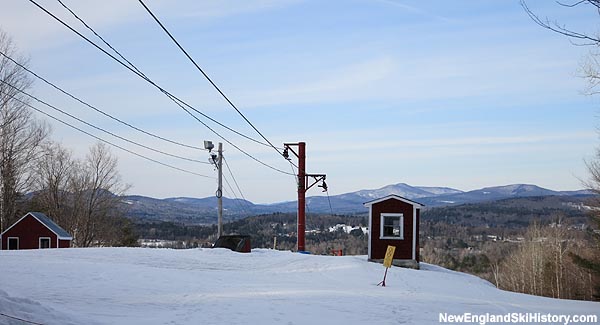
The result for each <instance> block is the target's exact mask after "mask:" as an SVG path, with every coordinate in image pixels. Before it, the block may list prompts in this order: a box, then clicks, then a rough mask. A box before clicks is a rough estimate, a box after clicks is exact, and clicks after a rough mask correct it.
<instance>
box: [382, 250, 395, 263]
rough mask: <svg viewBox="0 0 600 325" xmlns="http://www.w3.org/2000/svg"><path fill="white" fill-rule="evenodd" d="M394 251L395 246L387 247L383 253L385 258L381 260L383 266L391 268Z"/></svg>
mask: <svg viewBox="0 0 600 325" xmlns="http://www.w3.org/2000/svg"><path fill="white" fill-rule="evenodd" d="M395 251H396V246H391V245H388V247H387V251H385V258H384V259H383V266H385V267H391V266H392V260H393V259H394V252H395Z"/></svg>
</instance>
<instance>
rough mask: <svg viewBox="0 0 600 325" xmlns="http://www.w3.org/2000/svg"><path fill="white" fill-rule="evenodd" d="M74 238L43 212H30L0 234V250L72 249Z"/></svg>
mask: <svg viewBox="0 0 600 325" xmlns="http://www.w3.org/2000/svg"><path fill="white" fill-rule="evenodd" d="M72 240H73V237H71V235H69V233H68V232H66V231H65V230H64V229H62V228H61V227H60V226H59V225H57V224H56V223H55V222H54V221H52V219H50V218H48V217H47V216H46V215H45V214H43V213H41V212H29V213H27V214H26V215H25V216H23V217H22V218H21V219H19V220H18V221H17V222H15V223H14V224H13V225H12V226H10V227H9V228H8V229H6V230H5V231H4V232H3V233H2V234H0V249H3V250H13V249H38V248H67V247H71V241H72Z"/></svg>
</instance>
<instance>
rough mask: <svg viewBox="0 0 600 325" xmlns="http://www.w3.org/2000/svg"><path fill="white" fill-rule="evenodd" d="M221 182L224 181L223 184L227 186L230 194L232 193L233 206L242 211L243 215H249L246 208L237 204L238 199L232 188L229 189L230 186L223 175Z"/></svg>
mask: <svg viewBox="0 0 600 325" xmlns="http://www.w3.org/2000/svg"><path fill="white" fill-rule="evenodd" d="M223 180H224V181H225V184H227V186H229V189H230V190H231V192H232V193H233V195H232V196H233V199H231V200H232V201H233V202H234V204H235V205H237V207H238V208H239V209H240V210H242V211H243V212H244V213H245V214H248V215H249V214H250V213H248V210H246V208H244V206H243V205H242V204H241V203H240V202H239V200H240V198H238V196H237V194H236V193H235V191H234V190H233V187H231V184H229V181H227V177H225V175H223Z"/></svg>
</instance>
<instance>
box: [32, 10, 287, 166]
mask: <svg viewBox="0 0 600 325" xmlns="http://www.w3.org/2000/svg"><path fill="white" fill-rule="evenodd" d="M29 2H31V3H32V4H34V5H35V6H36V7H38V8H39V9H40V10H42V11H43V12H45V13H46V14H47V15H49V16H50V17H52V18H54V19H55V20H56V21H58V22H59V23H61V24H62V25H63V26H65V27H66V28H68V29H69V30H71V31H72V32H73V33H75V34H77V35H78V36H79V37H81V38H83V39H84V40H85V41H87V42H88V43H89V44H90V45H92V46H94V47H95V48H97V49H98V50H100V51H101V52H103V53H104V54H106V55H107V56H109V57H110V58H111V59H113V60H115V61H116V62H118V63H119V64H121V65H122V66H124V67H125V68H127V69H128V70H130V71H131V72H133V73H134V74H136V75H137V76H139V77H140V78H142V79H144V80H145V81H146V82H148V83H150V84H151V85H153V86H154V87H155V88H157V89H158V90H160V91H161V92H162V93H163V94H165V95H166V96H167V97H169V98H170V99H171V100H172V101H173V102H174V103H175V104H177V105H178V106H179V107H180V108H182V109H183V110H184V111H185V112H186V113H188V114H189V115H190V116H192V117H193V118H194V119H195V120H196V121H198V122H199V123H201V124H202V125H204V127H206V128H207V129H209V130H210V131H211V132H213V133H214V134H215V135H217V136H218V137H219V138H221V139H223V141H225V142H227V143H228V144H230V145H231V146H232V147H234V148H236V149H237V150H238V151H240V152H241V153H243V154H244V155H246V156H247V157H249V158H250V159H252V160H254V161H256V162H258V163H260V164H261V165H263V166H265V167H268V168H270V169H273V170H275V171H278V172H280V173H282V174H286V175H292V174H290V173H289V172H286V171H283V170H281V169H279V168H277V167H274V166H271V165H269V164H267V163H265V162H263V161H261V160H259V159H258V158H256V157H254V156H252V155H251V154H249V153H248V152H246V151H244V150H242V149H241V148H240V147H238V146H236V145H235V144H233V143H232V142H231V141H229V140H227V139H226V138H225V137H223V136H222V135H220V134H219V133H218V132H217V131H215V130H214V129H213V128H211V127H210V126H208V125H207V124H206V123H204V122H203V121H202V120H200V119H199V118H198V117H197V116H195V115H194V114H192V113H191V112H190V111H189V110H188V109H186V108H185V107H184V105H185V106H186V107H189V108H190V109H192V110H194V111H195V112H197V113H199V114H201V115H202V116H204V117H205V118H207V119H209V120H211V121H213V122H214V123H216V124H218V125H220V126H222V127H224V128H226V129H228V130H230V131H232V132H234V133H236V134H238V135H241V136H244V137H246V138H247V139H251V140H253V141H255V142H256V141H257V140H255V139H252V138H250V137H248V136H245V135H243V134H242V133H239V132H238V131H235V130H233V129H231V128H229V127H227V126H226V125H224V124H222V123H220V122H218V121H217V120H215V119H213V118H211V117H210V116H208V115H206V114H204V113H202V112H200V111H199V110H197V109H196V108H194V107H192V106H191V105H189V104H187V103H186V102H184V101H183V100H181V99H179V98H177V97H176V96H175V95H173V94H171V93H170V92H168V91H166V90H165V89H164V88H162V87H160V86H159V85H158V84H156V83H155V82H154V81H152V80H151V79H149V78H147V77H145V76H144V75H142V74H140V73H139V72H137V71H135V70H134V69H133V68H131V67H130V66H128V65H127V64H125V63H123V61H121V60H119V59H118V58H116V57H115V56H114V55H112V54H110V53H108V52H107V51H106V50H105V49H103V48H101V47H100V46H98V45H97V44H96V43H94V42H93V41H91V40H90V39H89V38H87V37H86V36H84V35H83V34H81V33H80V32H78V31H77V30H75V29H74V28H73V27H71V26H70V25H69V24H67V23H65V22H64V21H63V20H61V19H60V18H58V17H57V16H56V15H54V14H53V13H51V12H50V11H48V10H47V9H46V8H44V7H43V6H41V5H40V4H38V3H37V2H35V1H34V0H29ZM259 143H260V142H259Z"/></svg>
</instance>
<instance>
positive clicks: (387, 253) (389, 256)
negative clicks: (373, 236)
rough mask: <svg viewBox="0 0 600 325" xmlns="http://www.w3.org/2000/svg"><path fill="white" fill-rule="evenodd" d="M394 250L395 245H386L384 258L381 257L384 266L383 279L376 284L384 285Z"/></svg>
mask: <svg viewBox="0 0 600 325" xmlns="http://www.w3.org/2000/svg"><path fill="white" fill-rule="evenodd" d="M394 252H396V246H391V245H388V247H387V250H386V251H385V258H384V259H383V266H385V273H384V274H383V281H381V282H379V284H377V285H381V286H382V287H385V278H386V277H387V271H388V269H389V268H390V267H392V262H393V260H394Z"/></svg>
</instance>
